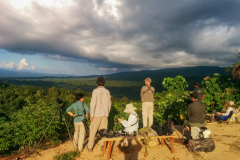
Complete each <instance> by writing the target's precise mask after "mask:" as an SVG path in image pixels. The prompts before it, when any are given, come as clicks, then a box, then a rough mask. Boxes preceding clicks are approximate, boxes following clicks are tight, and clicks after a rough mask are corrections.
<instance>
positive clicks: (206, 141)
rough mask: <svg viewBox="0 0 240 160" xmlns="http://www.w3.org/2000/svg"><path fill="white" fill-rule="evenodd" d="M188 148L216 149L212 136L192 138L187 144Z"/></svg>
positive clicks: (206, 150)
mask: <svg viewBox="0 0 240 160" xmlns="http://www.w3.org/2000/svg"><path fill="white" fill-rule="evenodd" d="M187 147H188V150H189V151H192V152H195V151H202V152H211V151H213V150H214V149H215V143H214V142H213V140H212V138H200V139H190V140H189V141H188V144H187Z"/></svg>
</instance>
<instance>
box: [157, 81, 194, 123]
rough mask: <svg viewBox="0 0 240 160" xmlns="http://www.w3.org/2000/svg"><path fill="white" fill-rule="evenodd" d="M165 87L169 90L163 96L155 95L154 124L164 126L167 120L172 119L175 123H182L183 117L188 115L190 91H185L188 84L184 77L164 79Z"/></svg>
mask: <svg viewBox="0 0 240 160" xmlns="http://www.w3.org/2000/svg"><path fill="white" fill-rule="evenodd" d="M162 84H163V87H164V88H167V90H166V91H163V92H162V93H161V94H160V93H156V95H155V103H154V106H155V111H154V122H155V123H157V124H162V123H163V122H164V121H165V120H166V119H168V118H171V119H172V120H174V121H175V123H182V120H183V119H182V118H181V117H182V116H184V117H185V116H186V114H187V112H186V111H187V103H186V100H188V99H189V91H185V89H186V87H188V84H187V82H186V80H185V79H184V78H183V77H182V76H176V77H175V78H169V77H168V78H164V80H163V82H162Z"/></svg>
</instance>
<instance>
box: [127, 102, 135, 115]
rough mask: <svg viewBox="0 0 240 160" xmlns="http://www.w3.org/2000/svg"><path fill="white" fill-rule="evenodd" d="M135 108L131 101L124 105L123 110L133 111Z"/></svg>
mask: <svg viewBox="0 0 240 160" xmlns="http://www.w3.org/2000/svg"><path fill="white" fill-rule="evenodd" d="M136 109H137V108H136V107H134V106H133V104H132V103H130V104H127V105H126V109H125V110H124V112H126V113H132V112H133V111H135V110H136Z"/></svg>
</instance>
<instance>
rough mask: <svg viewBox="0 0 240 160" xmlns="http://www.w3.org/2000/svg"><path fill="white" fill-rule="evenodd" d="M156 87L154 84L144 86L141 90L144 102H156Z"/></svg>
mask: <svg viewBox="0 0 240 160" xmlns="http://www.w3.org/2000/svg"><path fill="white" fill-rule="evenodd" d="M154 93H155V88H154V87H152V86H143V87H142V89H141V92H140V97H141V101H142V102H154Z"/></svg>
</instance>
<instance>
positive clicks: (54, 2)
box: [0, 0, 240, 76]
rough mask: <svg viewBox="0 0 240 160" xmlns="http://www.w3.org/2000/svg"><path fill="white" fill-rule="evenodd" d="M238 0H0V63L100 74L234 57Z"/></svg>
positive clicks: (239, 38)
mask: <svg viewBox="0 0 240 160" xmlns="http://www.w3.org/2000/svg"><path fill="white" fill-rule="evenodd" d="M239 8H240V1H239V0H231V1H229V0H201V1H199V0H181V1H179V0H168V1H166V0H7V1H6V0H0V69H9V70H14V71H22V70H24V71H32V72H39V73H50V74H74V75H79V76H85V75H96V74H97V75H104V74H110V73H116V72H126V71H140V70H155V69H163V68H177V67H192V66H223V67H225V66H229V65H232V64H233V63H236V62H237V61H239V59H238V58H236V55H237V51H240V29H239V28H240V9H239Z"/></svg>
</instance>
